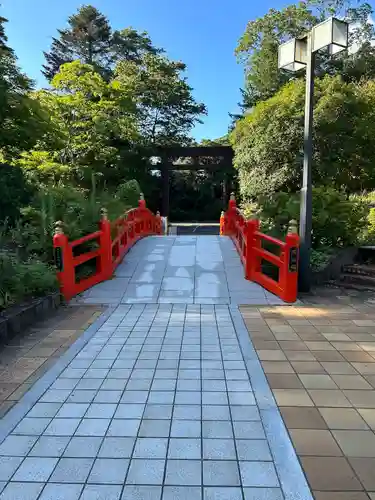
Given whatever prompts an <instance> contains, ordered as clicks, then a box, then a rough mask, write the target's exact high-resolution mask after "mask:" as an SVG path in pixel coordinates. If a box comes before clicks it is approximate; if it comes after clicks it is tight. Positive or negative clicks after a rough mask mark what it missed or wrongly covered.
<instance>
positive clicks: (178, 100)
mask: <svg viewBox="0 0 375 500" xmlns="http://www.w3.org/2000/svg"><path fill="white" fill-rule="evenodd" d="M185 69H186V66H185V64H183V63H181V62H175V61H170V60H169V59H167V58H166V57H163V56H160V55H153V54H145V55H144V56H143V58H142V61H141V63H135V62H132V61H123V62H120V63H119V65H118V66H117V68H116V73H115V80H114V81H115V82H119V83H120V84H121V85H122V86H123V87H124V88H127V89H131V92H132V94H133V95H134V99H135V101H136V103H137V109H138V112H139V116H140V124H141V134H142V138H143V143H144V144H145V145H152V146H154V145H157V146H163V145H167V144H171V143H179V144H184V143H186V141H188V137H187V134H188V133H189V132H190V130H191V128H192V127H193V125H194V124H195V123H196V122H200V118H199V117H200V115H202V114H205V113H206V107H205V106H204V104H202V103H199V102H197V101H196V100H195V99H194V97H193V96H192V88H191V87H190V86H189V85H188V83H187V81H186V79H185V78H184V77H183V76H182V75H181V73H182V72H183V71H184V70H185Z"/></svg>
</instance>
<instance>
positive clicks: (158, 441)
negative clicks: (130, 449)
mask: <svg viewBox="0 0 375 500" xmlns="http://www.w3.org/2000/svg"><path fill="white" fill-rule="evenodd" d="M167 446H168V439H167V438H138V439H137V441H136V443H135V448H134V453H133V458H166V456H167Z"/></svg>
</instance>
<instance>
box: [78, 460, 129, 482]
mask: <svg viewBox="0 0 375 500" xmlns="http://www.w3.org/2000/svg"><path fill="white" fill-rule="evenodd" d="M128 466H129V460H128V459H126V458H122V459H120V458H97V459H96V460H95V462H94V465H93V467H92V469H91V472H90V475H89V478H88V480H87V482H88V483H95V484H123V483H124V482H125V477H126V473H127V471H128Z"/></svg>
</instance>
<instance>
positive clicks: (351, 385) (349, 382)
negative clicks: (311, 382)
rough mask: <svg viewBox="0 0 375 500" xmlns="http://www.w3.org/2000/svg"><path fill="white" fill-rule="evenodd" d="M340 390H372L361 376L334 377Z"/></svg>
mask: <svg viewBox="0 0 375 500" xmlns="http://www.w3.org/2000/svg"><path fill="white" fill-rule="evenodd" d="M332 378H333V380H334V381H335V382H336V384H337V385H338V387H339V388H340V389H372V387H371V385H370V384H369V383H368V382H367V381H366V380H365V379H364V378H363V377H362V376H361V375H332Z"/></svg>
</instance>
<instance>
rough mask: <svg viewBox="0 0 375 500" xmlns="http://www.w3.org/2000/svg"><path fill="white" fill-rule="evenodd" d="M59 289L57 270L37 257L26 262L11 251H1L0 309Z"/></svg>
mask: <svg viewBox="0 0 375 500" xmlns="http://www.w3.org/2000/svg"><path fill="white" fill-rule="evenodd" d="M55 289H57V281H56V272H55V270H54V269H53V268H52V267H50V266H48V265H47V264H45V263H44V262H41V261H40V260H38V259H35V258H31V257H30V258H29V259H28V260H27V261H26V262H22V260H21V259H20V258H19V257H18V256H17V254H15V253H13V252H9V251H0V310H1V309H4V308H6V307H8V306H10V305H12V304H14V303H16V302H19V301H21V300H23V299H25V298H31V297H38V296H41V295H44V294H45V293H47V292H50V291H52V290H55Z"/></svg>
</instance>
